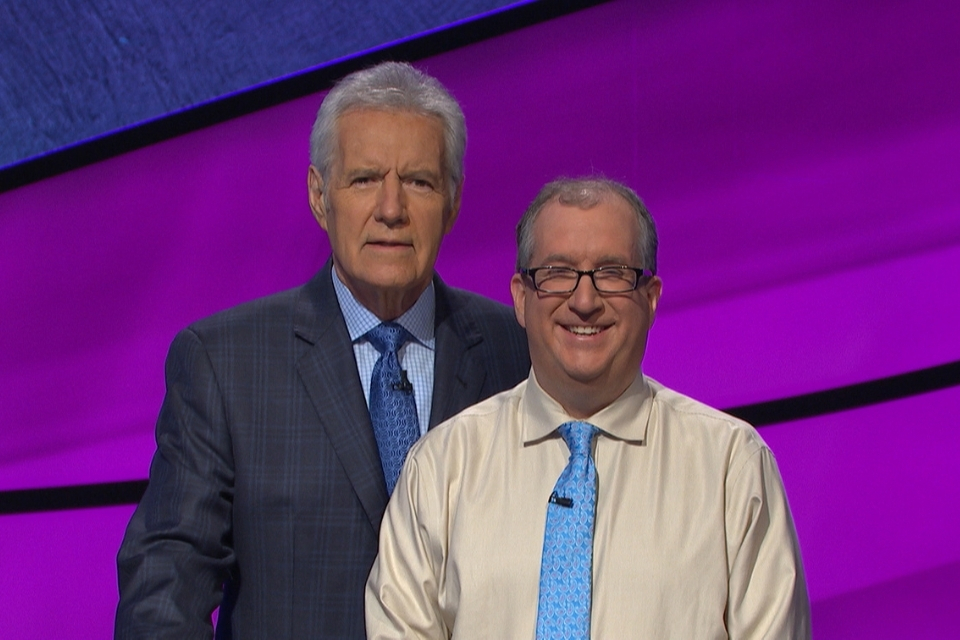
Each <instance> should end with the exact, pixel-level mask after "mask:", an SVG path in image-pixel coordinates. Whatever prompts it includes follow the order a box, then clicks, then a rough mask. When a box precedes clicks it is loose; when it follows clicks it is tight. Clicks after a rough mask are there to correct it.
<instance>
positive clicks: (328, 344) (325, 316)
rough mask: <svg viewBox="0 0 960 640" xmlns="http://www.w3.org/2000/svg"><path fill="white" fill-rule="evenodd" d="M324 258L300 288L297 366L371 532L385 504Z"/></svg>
mask: <svg viewBox="0 0 960 640" xmlns="http://www.w3.org/2000/svg"><path fill="white" fill-rule="evenodd" d="M330 269H331V262H330V261H328V262H327V264H326V265H325V266H324V268H323V269H321V270H320V273H318V274H317V275H316V276H314V278H313V280H311V281H310V282H309V283H308V284H307V285H306V286H305V287H304V288H303V290H302V292H301V295H300V300H299V301H298V303H297V310H296V314H295V318H294V331H295V332H296V334H297V336H298V337H300V338H301V339H302V340H304V341H305V342H307V343H308V344H309V346H308V348H307V350H306V351H305V352H304V353H303V355H302V356H301V357H300V360H299V362H298V364H297V368H298V370H299V372H300V376H301V378H302V379H303V382H304V384H305V385H306V388H307V392H308V393H309V395H310V399H311V401H312V402H313V405H314V407H315V408H316V411H317V416H318V419H319V421H320V424H321V425H322V427H323V429H324V430H325V431H326V434H327V437H328V439H329V440H330V443H331V444H332V445H333V448H334V450H335V451H336V454H337V457H338V458H339V459H340V462H341V464H342V465H343V469H344V470H345V472H346V474H347V476H348V477H349V479H350V483H351V484H352V485H353V489H354V491H355V492H356V494H357V496H358V497H359V499H360V503H361V504H362V505H363V509H364V511H365V512H366V514H367V517H368V518H369V519H370V524H371V525H372V526H373V528H374V530H376V531H379V530H380V520H381V519H382V518H383V512H384V509H385V508H386V505H387V498H388V496H387V489H386V486H385V484H384V480H383V470H382V467H381V466H380V455H379V452H378V450H377V442H376V439H375V438H374V435H373V427H372V426H371V424H370V414H369V412H368V410H367V405H366V401H365V400H364V397H363V388H362V387H361V386H360V377H359V374H358V373H357V362H356V359H355V358H354V355H353V347H352V345H351V342H350V336H349V334H348V333H347V328H346V324H345V323H344V320H343V315H342V313H341V311H340V305H339V304H338V303H337V296H336V293H335V292H334V290H333V283H332V281H331V279H330V278H331V275H330Z"/></svg>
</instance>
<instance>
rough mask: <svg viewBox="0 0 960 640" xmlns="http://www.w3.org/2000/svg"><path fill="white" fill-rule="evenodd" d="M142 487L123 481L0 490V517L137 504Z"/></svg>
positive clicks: (144, 483) (136, 482)
mask: <svg viewBox="0 0 960 640" xmlns="http://www.w3.org/2000/svg"><path fill="white" fill-rule="evenodd" d="M146 488H147V481H146V480H129V481H127V482H104V483H101V484H80V485H73V486H68V487H49V488H46V489H19V490H16V491H2V492H0V514H12V513H35V512H38V511H61V510H63V509H86V508H90V507H113V506H117V505H122V504H137V503H138V502H140V498H141V497H142V496H143V492H144V491H145V490H146Z"/></svg>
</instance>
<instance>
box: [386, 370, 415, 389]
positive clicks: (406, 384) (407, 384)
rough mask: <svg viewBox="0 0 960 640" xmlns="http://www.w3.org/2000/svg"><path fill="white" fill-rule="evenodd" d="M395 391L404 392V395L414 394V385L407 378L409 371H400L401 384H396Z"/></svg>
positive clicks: (394, 384)
mask: <svg viewBox="0 0 960 640" xmlns="http://www.w3.org/2000/svg"><path fill="white" fill-rule="evenodd" d="M391 386H392V387H393V390H394V391H402V392H404V393H413V383H411V382H410V379H409V378H407V370H406V369H400V382H395V383H393V385H391Z"/></svg>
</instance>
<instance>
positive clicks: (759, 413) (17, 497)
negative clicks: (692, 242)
mask: <svg viewBox="0 0 960 640" xmlns="http://www.w3.org/2000/svg"><path fill="white" fill-rule="evenodd" d="M955 386H960V361H957V362H950V363H948V364H943V365H939V366H936V367H929V368H927V369H920V370H918V371H911V372H910V373H904V374H900V375H896V376H890V377H888V378H881V379H879V380H871V381H869V382H861V383H859V384H851V385H848V386H845V387H837V388H836V389H828V390H826V391H817V392H815V393H807V394H804V395H800V396H793V397H791V398H783V399H780V400H771V401H769V402H758V403H755V404H747V405H742V406H739V407H733V408H730V409H726V412H727V413H730V414H732V415H735V416H737V417H739V418H742V419H744V420H746V421H747V422H750V423H751V424H753V425H756V426H758V427H762V426H767V425H771V424H778V423H781V422H789V421H791V420H800V419H802V418H812V417H814V416H821V415H827V414H831V413H837V412H839V411H848V410H850V409H858V408H860V407H867V406H870V405H874V404H880V403H882V402H889V401H891V400H899V399H901V398H907V397H911V396H916V395H920V394H922V393H929V392H931V391H938V390H940V389H946V388H949V387H955ZM146 488H147V481H146V480H130V481H128V482H105V483H102V484H84V485H76V486H69V487H50V488H47V489H21V490H17V491H0V515H3V514H14V513H34V512H38V511H59V510H63V509H84V508H90V507H112V506H116V505H123V504H136V503H137V502H139V501H140V498H141V497H142V496H143V492H144V491H145V490H146Z"/></svg>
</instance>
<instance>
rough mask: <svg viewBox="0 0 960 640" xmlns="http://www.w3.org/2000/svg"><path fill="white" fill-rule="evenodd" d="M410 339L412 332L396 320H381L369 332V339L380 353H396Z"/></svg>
mask: <svg viewBox="0 0 960 640" xmlns="http://www.w3.org/2000/svg"><path fill="white" fill-rule="evenodd" d="M409 339H410V333H409V332H408V331H407V330H406V329H404V328H403V327H401V326H400V325H399V324H397V323H396V322H381V323H380V324H378V325H377V326H375V327H374V328H373V329H370V331H368V332H367V340H369V341H370V344H372V345H373V348H374V349H376V350H377V351H379V352H380V353H396V352H397V351H399V350H400V347H402V346H403V345H404V343H406V342H407V340H409Z"/></svg>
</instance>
